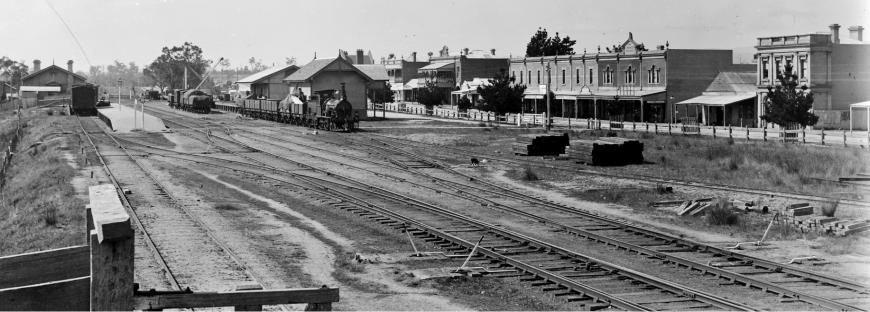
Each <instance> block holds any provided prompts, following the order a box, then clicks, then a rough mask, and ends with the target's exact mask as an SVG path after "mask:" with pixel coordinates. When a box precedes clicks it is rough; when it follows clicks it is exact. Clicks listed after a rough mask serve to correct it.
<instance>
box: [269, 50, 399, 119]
mask: <svg viewBox="0 0 870 312" xmlns="http://www.w3.org/2000/svg"><path fill="white" fill-rule="evenodd" d="M384 68H385V67H384V65H382V64H360V65H354V64H351V63H350V62H349V61H348V60H347V59H345V58H344V57H342V56H341V55H339V56H338V57H336V58H329V59H315V60H313V61H311V62H309V63H308V64H305V65H303V66H302V67H300V68H299V70H296V71H295V72H293V73H292V74H290V76H288V77H287V78H284V79H283V81H284V83H285V84H286V85H287V86H289V89H288V92H289V93H290V94H293V95H296V96H297V97H299V98H300V99H303V98H304V99H305V100H306V101H307V102H308V105H309V107H319V106H320V105H321V104H322V103H323V102H324V101H326V100H328V99H330V98H336V97H338V96H340V95H338V92H339V91H340V90H341V89H342V85H344V89H345V92H346V96H347V101H348V102H350V104H351V106H352V107H353V111H354V114H356V115H357V116H359V118H360V119H365V118H366V116H367V115H366V104H367V100H368V93H369V92H370V91H371V90H373V89H382V88H385V87H386V83H387V81H388V80H389V77H388V76H387V74H386V70H385V69H384Z"/></svg>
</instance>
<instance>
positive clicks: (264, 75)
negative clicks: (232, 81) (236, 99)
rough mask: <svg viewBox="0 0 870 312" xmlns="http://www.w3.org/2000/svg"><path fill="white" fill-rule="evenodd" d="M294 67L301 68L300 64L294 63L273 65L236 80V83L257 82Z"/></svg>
mask: <svg viewBox="0 0 870 312" xmlns="http://www.w3.org/2000/svg"><path fill="white" fill-rule="evenodd" d="M294 67H295V68H299V66H296V65H292V64H291V65H286V66H276V67H272V68H269V69H266V70H263V71H260V72H258V73H255V74H253V75H250V76H247V77H245V78H242V79H239V81H236V83H257V82H259V81H260V80H263V79H267V78H269V77H271V76H272V75H275V74H278V73H281V72H284V71H285V70H288V69H291V68H294ZM284 78H286V77H284Z"/></svg>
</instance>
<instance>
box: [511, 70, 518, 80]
mask: <svg viewBox="0 0 870 312" xmlns="http://www.w3.org/2000/svg"><path fill="white" fill-rule="evenodd" d="M511 78H513V79H514V80H516V79H517V72H516V71H513V70H512V71H511Z"/></svg>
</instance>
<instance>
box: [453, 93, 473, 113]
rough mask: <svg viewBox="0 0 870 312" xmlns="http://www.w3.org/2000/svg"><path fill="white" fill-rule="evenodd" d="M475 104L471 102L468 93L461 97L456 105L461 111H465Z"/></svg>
mask: <svg viewBox="0 0 870 312" xmlns="http://www.w3.org/2000/svg"><path fill="white" fill-rule="evenodd" d="M473 105H474V104H473V103H471V100H470V99H469V98H468V95H463V96H462V98H460V99H459V102H458V103H456V106H457V107H458V108H459V110H460V111H465V110H468V109H469V108H471V106H473Z"/></svg>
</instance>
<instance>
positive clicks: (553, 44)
mask: <svg viewBox="0 0 870 312" xmlns="http://www.w3.org/2000/svg"><path fill="white" fill-rule="evenodd" d="M575 43H577V40H571V37H565V38H561V37H560V36H559V33H556V36H555V37H552V38H551V37H550V36H549V34H548V33H547V29H546V28H538V31H537V32H535V34H534V35H532V38H531V39H530V40H529V43H528V44H527V45H526V56H528V57H534V56H552V55H572V54H574V44H575Z"/></svg>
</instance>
